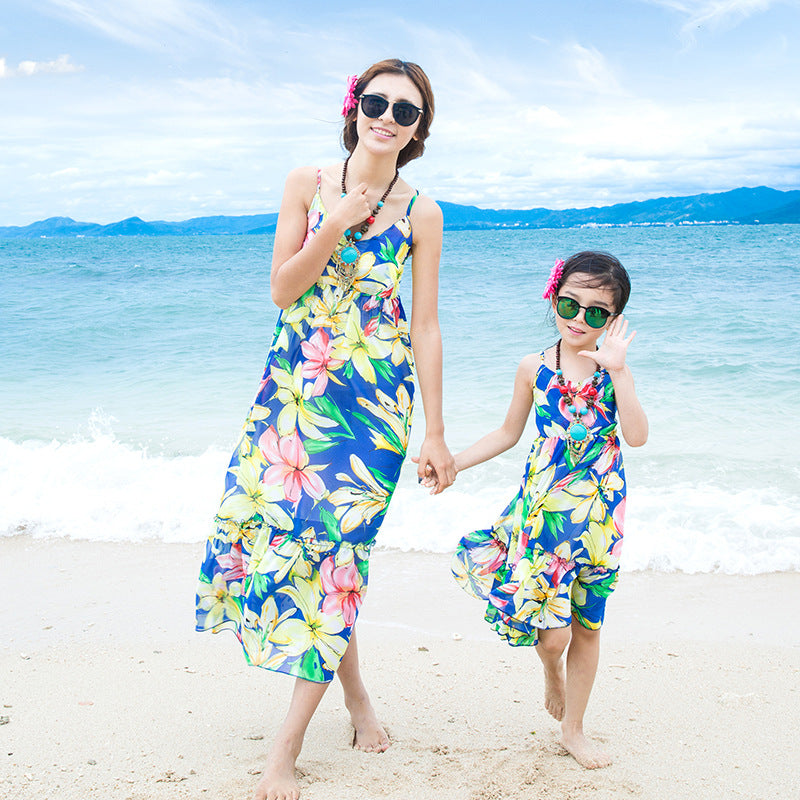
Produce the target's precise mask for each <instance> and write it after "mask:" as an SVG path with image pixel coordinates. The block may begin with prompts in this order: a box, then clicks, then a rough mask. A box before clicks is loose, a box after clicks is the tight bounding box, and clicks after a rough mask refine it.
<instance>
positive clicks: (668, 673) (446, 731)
mask: <svg viewBox="0 0 800 800" xmlns="http://www.w3.org/2000/svg"><path fill="white" fill-rule="evenodd" d="M200 553H201V547H200V546H199V545H183V544H181V545H174V544H170V545H167V544H163V543H159V542H147V543H142V544H132V543H124V544H116V543H96V542H76V541H68V540H47V539H33V538H31V537H29V536H24V535H23V536H16V537H12V538H4V539H2V540H0V554H1V556H0V564H2V567H0V569H2V578H3V585H4V588H5V601H4V603H3V604H2V607H1V610H0V620H1V621H2V630H3V633H4V636H3V642H2V646H1V647H0V664H1V666H0V675H1V676H2V680H1V681H0V706H2V708H0V717H2V722H3V724H0V745H2V752H1V757H2V761H0V796H2V797H3V798H5V800H27V799H28V798H31V800H32V799H33V798H41V797H58V798H60V799H61V798H63V799H65V800H68V799H71V798H76V799H80V800H88V799H89V798H98V800H99V799H100V798H102V799H103V800H117V799H119V800H161V798H190V797H191V798H198V797H207V798H213V799H214V800H248V798H249V797H250V794H251V790H252V787H253V786H254V785H255V783H256V781H257V779H258V771H259V769H260V767H261V765H262V763H263V760H264V756H265V753H266V750H267V747H268V745H269V742H270V740H271V736H272V734H273V732H274V731H275V729H276V727H277V725H278V724H279V722H280V720H281V719H282V717H283V714H284V712H285V709H286V704H287V702H288V698H289V693H290V690H291V683H292V679H290V678H287V677H286V676H282V675H276V674H272V673H269V672H266V671H263V670H259V669H256V668H252V667H248V666H246V664H245V661H244V659H243V656H242V654H241V650H240V648H239V644H238V642H237V641H236V640H235V638H234V637H233V635H231V634H229V633H223V634H220V635H217V636H212V635H210V634H199V633H195V632H194V630H193V624H194V619H193V596H194V583H195V577H196V573H197V568H198V564H199V558H200ZM448 561H449V558H448V556H446V555H433V554H422V553H400V552H397V551H376V552H375V554H374V556H373V561H372V569H371V575H370V588H369V592H368V595H367V599H366V602H365V605H364V607H363V610H362V616H361V622H360V641H359V643H360V650H361V653H362V663H363V671H364V674H365V679H366V681H367V685H368V687H369V688H370V690H371V692H372V696H373V700H374V702H375V704H376V706H377V708H378V711H379V715H380V717H381V719H382V721H383V722H384V724H385V725H386V727H387V730H388V731H389V734H390V736H391V739H392V747H391V748H390V749H389V751H387V752H386V753H384V754H382V755H374V754H364V753H360V752H356V751H354V750H352V749H351V747H350V741H351V739H352V731H351V729H350V726H349V723H348V719H347V716H346V713H345V711H344V708H343V704H342V694H341V689H340V687H339V686H338V685H334V686H332V687H331V689H330V690H329V691H328V693H327V695H326V696H325V698H324V700H323V703H322V705H321V707H320V709H319V711H318V713H317V715H316V717H315V718H314V720H313V721H312V723H311V727H310V729H309V733H308V736H307V738H306V744H305V748H304V750H303V753H302V755H301V757H300V759H299V762H298V767H299V770H300V774H301V777H300V782H301V786H302V790H303V791H302V796H303V797H304V798H307V800H322V799H323V798H325V800H339V798H365V799H367V800H371V798H396V799H397V800H401V799H408V800H413V799H414V798H430V797H436V798H442V800H451V799H452V800H479V798H480V799H482V800H483V799H485V800H504V799H505V798H509V800H513V799H516V798H519V799H520V800H523V799H526V800H527V799H528V798H530V799H531V800H533V799H534V798H536V799H538V798H546V797H547V798H549V797H559V798H561V799H562V800H564V799H565V798H570V800H581V799H582V798H592V800H605V798H608V800H611V798H615V799H616V798H625V797H637V798H645V799H647V800H649V799H650V798H654V799H655V798H672V799H673V800H678V799H679V798H687V799H688V798H692V800H698V798H699V799H700V800H703V799H704V798H739V797H742V798H745V797H746V798H750V800H753V798H774V799H776V800H782V799H783V798H790V797H797V796H798V793H799V792H800V780H799V779H798V770H797V760H798V750H797V742H796V720H797V719H798V718H800V629H799V628H798V626H797V623H796V620H795V619H794V617H793V610H794V609H795V608H796V607H797V606H798V605H799V604H800V574H797V573H777V574H770V575H761V576H755V577H741V576H725V575H683V574H657V573H629V574H626V575H624V576H623V579H622V580H621V583H620V587H619V589H618V591H617V593H616V594H615V596H614V597H613V599H612V600H611V601H610V603H609V611H608V619H607V622H606V627H605V633H604V643H603V652H602V655H601V664H600V669H599V672H598V678H597V682H596V685H595V690H594V693H593V697H592V701H591V703H590V707H589V713H588V715H587V721H586V722H587V732H588V733H590V734H591V735H592V736H594V737H596V738H597V739H598V740H600V741H601V742H603V743H604V745H605V747H606V748H607V749H608V750H609V751H610V752H611V753H612V754H613V756H614V759H615V763H614V764H613V765H612V766H611V767H609V768H608V769H604V770H599V771H594V772H589V771H586V770H584V769H582V768H581V767H579V766H578V765H577V764H576V763H575V762H574V761H573V760H572V759H571V758H570V757H569V756H567V755H566V753H565V752H564V751H563V750H562V749H561V747H560V746H559V745H558V742H557V733H558V727H557V724H556V723H555V722H554V721H553V720H552V719H551V718H550V717H549V716H548V715H547V713H546V712H545V711H544V709H543V707H542V702H541V700H542V690H543V683H542V672H541V668H540V665H539V663H538V659H537V657H536V655H535V653H533V652H532V651H530V650H525V649H522V648H520V649H512V648H509V647H508V646H506V645H505V644H503V643H502V642H501V641H500V640H499V639H497V638H496V637H495V635H494V634H493V633H492V632H491V631H490V630H489V629H488V628H487V627H486V626H485V625H484V624H483V623H482V621H481V619H480V617H481V610H480V607H479V604H478V603H477V602H476V601H474V600H472V599H471V598H469V597H468V596H467V595H465V594H464V593H463V592H461V590H460V589H459V588H458V587H457V586H456V585H455V583H454V582H453V581H452V580H451V579H450V577H449V569H448Z"/></svg>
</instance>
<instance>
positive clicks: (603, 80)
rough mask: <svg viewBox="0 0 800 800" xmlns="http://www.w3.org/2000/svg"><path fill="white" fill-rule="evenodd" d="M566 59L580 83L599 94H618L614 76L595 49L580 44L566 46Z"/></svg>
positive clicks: (602, 56) (619, 91) (617, 83)
mask: <svg viewBox="0 0 800 800" xmlns="http://www.w3.org/2000/svg"><path fill="white" fill-rule="evenodd" d="M566 49H567V57H568V58H569V59H570V61H571V62H572V64H573V65H574V68H575V71H576V72H577V73H578V78H579V80H580V82H581V83H582V84H583V85H584V86H585V87H586V88H589V89H591V90H592V91H594V92H595V93H600V94H620V93H621V89H620V86H619V82H618V81H617V78H616V76H615V75H614V73H613V71H612V69H611V67H610V66H609V64H608V62H607V61H606V58H605V56H604V55H603V54H602V53H601V52H600V51H599V50H597V48H595V47H584V46H583V45H581V44H577V43H575V44H571V45H568V46H567V48H566Z"/></svg>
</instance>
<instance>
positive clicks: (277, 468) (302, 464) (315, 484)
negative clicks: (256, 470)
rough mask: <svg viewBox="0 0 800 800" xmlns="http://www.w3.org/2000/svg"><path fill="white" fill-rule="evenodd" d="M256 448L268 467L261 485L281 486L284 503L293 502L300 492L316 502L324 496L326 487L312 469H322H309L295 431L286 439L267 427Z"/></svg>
mask: <svg viewBox="0 0 800 800" xmlns="http://www.w3.org/2000/svg"><path fill="white" fill-rule="evenodd" d="M258 446H259V447H260V448H261V452H262V453H263V454H264V458H266V459H267V461H268V462H269V464H270V465H271V466H269V467H268V468H267V470H266V471H265V472H264V477H263V479H262V482H263V483H271V484H275V483H281V482H282V483H283V494H284V497H285V498H286V499H287V500H291V502H293V503H296V502H297V501H298V500H299V499H300V497H301V496H302V494H303V492H306V493H307V494H310V495H311V496H312V497H313V498H314V499H315V500H319V499H320V497H322V495H323V494H324V493H325V484H324V483H323V482H322V479H321V478H320V477H319V475H317V474H316V473H315V472H314V470H317V469H322V467H321V466H312V467H309V466H308V454H307V453H306V451H305V449H304V448H303V443H302V442H301V441H300V437H299V436H298V435H297V431H294V432H293V433H290V434H289V435H288V436H281V437H279V436H278V432H277V431H276V430H275V428H274V427H273V426H272V425H270V426H269V428H267V430H265V431H264V433H262V434H261V437H260V438H259V440H258Z"/></svg>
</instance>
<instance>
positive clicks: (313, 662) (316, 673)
mask: <svg viewBox="0 0 800 800" xmlns="http://www.w3.org/2000/svg"><path fill="white" fill-rule="evenodd" d="M300 668H301V669H302V670H303V677H304V678H305V679H306V680H309V681H317V682H319V683H321V682H323V681H324V680H325V674H324V673H323V671H322V665H321V664H320V663H319V653H318V652H317V651H316V650H315V649H314V648H313V647H312V648H311V649H310V650H307V651H306V654H305V655H304V656H303V660H302V662H301V664H300Z"/></svg>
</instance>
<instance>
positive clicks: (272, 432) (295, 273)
mask: <svg viewBox="0 0 800 800" xmlns="http://www.w3.org/2000/svg"><path fill="white" fill-rule="evenodd" d="M342 114H343V115H344V117H345V121H344V131H343V137H342V138H343V142H344V145H345V147H346V149H347V150H348V152H349V156H348V157H347V159H346V160H345V161H344V162H343V163H338V164H333V165H331V166H327V167H324V168H323V169H316V168H314V167H303V168H300V169H297V170H295V171H293V172H291V173H290V174H289V176H288V178H287V181H286V187H285V191H284V195H283V201H282V204H281V208H280V213H279V216H278V224H277V229H276V232H275V244H274V249H273V257H272V273H271V280H270V284H271V290H272V298H273V300H274V301H275V302H276V303H277V304H278V305H279V306H280V307H281V308H282V309H284V310H283V312H282V313H281V315H280V318H279V320H278V324H277V328H276V331H275V337H274V339H273V343H272V347H271V349H270V352H269V355H268V357H267V363H266V369H265V371H264V377H263V380H262V383H261V387H260V389H259V392H258V395H257V396H256V399H255V402H254V404H253V407H252V408H251V410H250V414H249V416H248V417H247V420H246V422H245V426H244V430H243V433H242V436H241V439H240V441H239V444H238V445H237V447H236V451H235V452H234V454H233V458H232V460H231V463H230V466H229V468H228V473H227V476H226V487H225V493H224V494H223V497H222V503H221V506H220V509H219V512H218V514H217V517H216V524H217V530H216V533H215V535H213V536H212V537H211V538H210V539H209V542H208V544H207V548H206V557H205V560H204V562H203V565H202V568H201V573H200V585H199V589H198V592H197V629H198V630H212V631H214V632H217V631H220V630H222V629H224V628H228V629H230V630H232V631H233V632H234V633H235V634H236V635H237V637H238V638H239V640H240V641H241V643H242V646H243V648H244V653H245V657H246V659H247V661H248V662H249V663H250V664H253V665H256V666H260V667H264V668H266V669H270V670H274V671H276V672H284V673H287V674H289V675H293V676H294V677H295V678H296V681H295V685H294V694H293V696H292V701H291V704H290V707H289V711H288V714H287V716H286V719H285V721H284V723H283V725H282V727H281V729H280V731H279V732H278V734H277V737H276V739H275V742H274V744H273V746H272V748H271V750H270V754H269V757H268V760H267V765H266V768H265V769H264V771H263V773H262V778H261V780H260V782H259V784H258V786H257V787H256V793H255V797H256V798H258V799H259V800H261V799H263V798H269V800H276V798H281V799H283V798H292V799H294V798H297V797H298V796H299V787H298V784H297V781H296V780H295V774H294V769H295V761H296V759H297V756H298V754H299V753H300V748H301V745H302V742H303V736H304V734H305V730H306V727H307V726H308V723H309V721H310V719H311V716H312V715H313V713H314V711H315V709H316V708H317V705H318V704H319V702H320V700H321V699H322V696H323V694H324V692H325V690H326V689H327V687H328V685H329V683H330V682H331V680H332V679H333V676H334V674H337V675H338V676H339V679H340V680H341V683H342V688H343V689H344V697H345V704H346V706H347V708H348V710H349V712H350V718H351V720H352V723H353V727H354V729H355V734H354V739H353V746H354V747H355V748H357V749H360V750H367V751H372V752H382V751H384V750H385V749H386V748H387V747H388V746H389V740H388V737H387V735H386V733H385V731H384V730H383V728H382V727H381V725H380V724H379V722H378V720H377V717H376V715H375V711H374V710H373V707H372V705H371V703H370V700H369V697H368V695H367V692H366V689H365V688H364V684H363V683H362V681H361V676H360V673H359V664H358V649H357V645H356V636H355V622H356V617H357V614H358V609H359V607H360V605H361V601H362V598H363V596H364V592H365V591H366V587H367V573H368V559H369V553H370V549H371V547H372V545H373V543H374V541H375V537H376V534H377V533H378V529H379V527H380V524H381V521H382V520H383V517H384V514H385V512H386V508H387V506H388V505H389V501H390V499H391V497H392V492H393V491H394V488H395V484H396V482H397V478H398V475H399V472H400V466H401V464H402V462H403V459H404V457H405V454H406V448H407V446H408V437H409V430H410V423H411V410H412V399H413V394H414V357H416V364H417V371H418V375H419V384H420V390H421V393H422V401H423V405H424V407H425V420H426V436H425V440H424V442H423V444H422V448H421V452H420V467H419V474H420V476H422V475H424V474H426V473H430V474H435V475H436V476H437V478H438V479H439V481H438V484H437V486H436V487H435V488H434V491H441V489H443V488H445V487H446V486H447V485H449V484H450V483H452V481H453V479H454V478H455V464H454V461H453V458H452V456H451V455H450V452H449V451H448V449H447V447H446V445H445V443H444V438H443V433H444V424H443V421H442V411H441V399H442V387H441V373H442V346H441V336H440V332H439V323H438V316H437V293H438V272H439V254H440V251H441V243H442V214H441V211H440V210H439V207H438V206H437V205H436V204H435V203H434V202H433V201H432V200H430V199H428V198H427V197H424V196H422V195H419V194H418V193H417V192H415V191H414V190H413V189H412V188H411V187H410V186H409V185H408V184H407V183H406V182H405V181H404V180H402V179H401V178H400V176H399V173H398V171H397V170H398V168H399V167H402V166H403V165H404V164H406V163H408V162H409V161H411V160H412V159H414V158H418V157H419V156H420V155H422V152H423V150H424V149H425V139H426V138H427V136H428V131H429V129H430V125H431V122H432V120H433V93H432V91H431V87H430V83H429V81H428V78H427V76H426V75H425V73H424V72H423V71H422V70H421V69H420V67H418V66H417V65H416V64H412V63H408V62H404V61H399V60H395V59H392V60H387V61H381V62H379V63H377V64H373V65H372V66H371V67H370V68H369V69H367V70H366V71H365V72H364V73H363V74H362V75H361V76H360V77H359V76H355V75H354V76H353V77H352V78H351V79H350V84H349V86H348V93H347V96H346V98H345V105H344V108H343V110H342ZM409 254H410V255H411V256H412V271H413V308H414V311H413V315H412V319H411V327H410V331H409V327H408V324H407V323H406V318H405V313H404V311H403V306H402V304H401V302H400V298H399V296H398V286H399V283H400V278H401V276H402V272H403V265H404V263H405V261H406V258H407V256H408V255H409ZM412 348H413V354H414V355H413V356H412Z"/></svg>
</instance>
